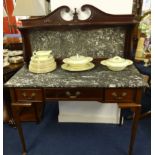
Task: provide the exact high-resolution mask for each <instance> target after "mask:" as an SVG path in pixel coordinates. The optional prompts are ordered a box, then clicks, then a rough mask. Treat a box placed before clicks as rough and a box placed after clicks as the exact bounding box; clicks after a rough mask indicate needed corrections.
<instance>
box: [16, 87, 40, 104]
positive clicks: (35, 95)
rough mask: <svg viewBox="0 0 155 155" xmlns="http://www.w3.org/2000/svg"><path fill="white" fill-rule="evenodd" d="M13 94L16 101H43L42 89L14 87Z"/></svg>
mask: <svg viewBox="0 0 155 155" xmlns="http://www.w3.org/2000/svg"><path fill="white" fill-rule="evenodd" d="M15 94H16V99H17V101H31V102H42V101H43V91H42V89H30V88H26V89H25V88H24V89H23V88H16V89H15Z"/></svg>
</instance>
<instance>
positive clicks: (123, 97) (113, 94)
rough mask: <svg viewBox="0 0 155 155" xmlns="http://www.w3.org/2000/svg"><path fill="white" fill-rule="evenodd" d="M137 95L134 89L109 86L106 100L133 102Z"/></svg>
mask: <svg viewBox="0 0 155 155" xmlns="http://www.w3.org/2000/svg"><path fill="white" fill-rule="evenodd" d="M134 96H135V90H134V89H128V88H109V89H106V90H105V101H106V102H133V101H134Z"/></svg>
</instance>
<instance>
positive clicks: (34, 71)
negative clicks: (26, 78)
mask: <svg viewBox="0 0 155 155" xmlns="http://www.w3.org/2000/svg"><path fill="white" fill-rule="evenodd" d="M55 69H56V64H55V65H53V66H50V67H46V68H42V69H40V68H33V66H29V71H30V72H33V73H48V72H51V71H54V70H55Z"/></svg>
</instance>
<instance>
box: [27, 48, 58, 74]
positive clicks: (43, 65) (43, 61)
mask: <svg viewBox="0 0 155 155" xmlns="http://www.w3.org/2000/svg"><path fill="white" fill-rule="evenodd" d="M44 52H45V55H46V54H47V52H46V51H44ZM40 53H41V52H38V54H37V52H36V54H35V55H33V56H32V57H31V61H30V64H29V71H30V72H33V73H47V72H51V71H53V70H55V69H56V62H55V59H54V58H53V56H52V55H50V54H48V55H46V56H45V55H43V54H40Z"/></svg>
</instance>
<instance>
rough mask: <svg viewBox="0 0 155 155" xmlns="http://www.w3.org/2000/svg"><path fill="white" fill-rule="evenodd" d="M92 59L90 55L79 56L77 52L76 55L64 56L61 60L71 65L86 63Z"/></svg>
mask: <svg viewBox="0 0 155 155" xmlns="http://www.w3.org/2000/svg"><path fill="white" fill-rule="evenodd" d="M92 60H93V58H92V57H85V56H81V55H78V54H77V55H76V56H72V57H69V58H65V59H64V60H63V62H64V63H66V64H69V65H72V66H73V65H82V64H87V63H89V62H91V61H92Z"/></svg>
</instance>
